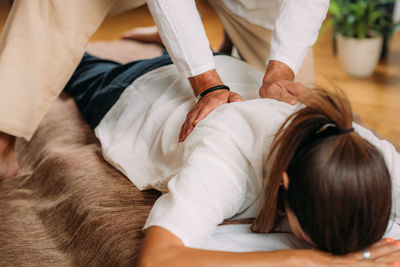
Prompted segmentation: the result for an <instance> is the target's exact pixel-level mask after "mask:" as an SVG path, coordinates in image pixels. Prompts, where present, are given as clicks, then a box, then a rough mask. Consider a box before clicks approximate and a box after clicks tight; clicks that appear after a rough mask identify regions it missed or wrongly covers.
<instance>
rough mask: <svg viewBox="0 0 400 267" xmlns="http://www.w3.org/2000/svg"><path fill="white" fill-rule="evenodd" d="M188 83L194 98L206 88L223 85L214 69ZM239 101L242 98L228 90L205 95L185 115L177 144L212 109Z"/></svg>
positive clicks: (192, 78)
mask: <svg viewBox="0 0 400 267" xmlns="http://www.w3.org/2000/svg"><path fill="white" fill-rule="evenodd" d="M189 81H190V84H191V85H192V88H193V91H194V94H195V95H196V96H198V95H200V93H201V92H203V91H204V90H206V89H208V88H211V87H213V86H216V85H221V84H223V82H222V81H221V79H220V78H219V76H218V74H217V71H216V70H215V69H213V70H210V71H207V72H205V73H203V74H200V75H197V76H195V77H191V78H189ZM239 101H242V97H241V96H240V95H239V94H237V93H234V92H231V91H228V90H216V91H213V92H211V93H208V94H207V95H205V96H204V97H203V98H201V99H200V100H199V101H198V102H197V104H196V105H195V106H194V107H193V108H192V109H191V110H190V111H189V113H188V114H187V116H186V120H185V122H184V123H183V125H182V127H181V131H180V133H179V139H178V140H179V142H183V141H185V139H186V137H188V135H189V134H190V133H191V132H192V131H193V129H194V127H196V125H197V124H198V123H199V122H200V121H201V120H203V119H204V118H205V117H206V116H207V115H208V114H210V112H212V111H213V110H214V109H216V108H217V107H219V106H221V105H223V104H226V103H232V102H239Z"/></svg>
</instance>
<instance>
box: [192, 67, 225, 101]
mask: <svg viewBox="0 0 400 267" xmlns="http://www.w3.org/2000/svg"><path fill="white" fill-rule="evenodd" d="M189 82H190V85H191V86H192V88H193V92H194V94H195V96H198V95H200V94H201V92H203V91H204V90H206V89H208V88H211V87H213V86H216V85H221V84H223V82H222V80H221V78H220V77H219V75H218V73H217V71H216V70H215V69H212V70H209V71H206V72H204V73H202V74H200V75H196V76H194V77H191V78H189Z"/></svg>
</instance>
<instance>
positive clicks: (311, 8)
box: [267, 0, 329, 74]
mask: <svg viewBox="0 0 400 267" xmlns="http://www.w3.org/2000/svg"><path fill="white" fill-rule="evenodd" d="M328 7H329V0H284V1H282V4H281V7H280V10H279V15H278V18H277V20H276V23H275V28H274V30H273V33H272V37H271V54H270V57H269V59H268V61H267V63H268V62H269V61H270V60H276V61H280V62H283V63H285V64H286V65H288V66H289V67H290V68H291V69H292V70H293V72H294V73H295V74H297V72H298V71H299V69H300V67H301V65H302V62H303V60H304V58H305V57H306V55H307V53H308V51H309V49H310V48H311V47H312V46H313V45H314V43H315V41H316V40H317V37H318V33H319V29H320V27H321V24H322V22H323V21H324V19H325V17H326V13H327V11H328Z"/></svg>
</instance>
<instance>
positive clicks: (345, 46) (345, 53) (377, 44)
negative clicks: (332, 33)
mask: <svg viewBox="0 0 400 267" xmlns="http://www.w3.org/2000/svg"><path fill="white" fill-rule="evenodd" d="M382 43H383V38H382V35H378V36H376V37H371V38H365V39H356V38H349V37H344V36H343V35H340V34H337V35H336V44H337V52H338V57H339V62H340V64H341V65H342V67H343V69H344V71H345V72H346V73H348V74H349V75H352V76H355V77H368V76H370V75H371V74H372V72H373V71H374V69H375V67H376V64H377V63H378V60H379V56H380V54H381V51H382Z"/></svg>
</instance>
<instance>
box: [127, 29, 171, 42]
mask: <svg viewBox="0 0 400 267" xmlns="http://www.w3.org/2000/svg"><path fill="white" fill-rule="evenodd" d="M122 38H123V39H131V40H135V41H139V42H143V43H155V44H159V45H162V46H164V44H163V42H162V40H161V37H160V34H159V33H158V29H157V27H156V26H150V27H139V28H133V29H132V30H129V31H127V32H124V33H123V34H122Z"/></svg>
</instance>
